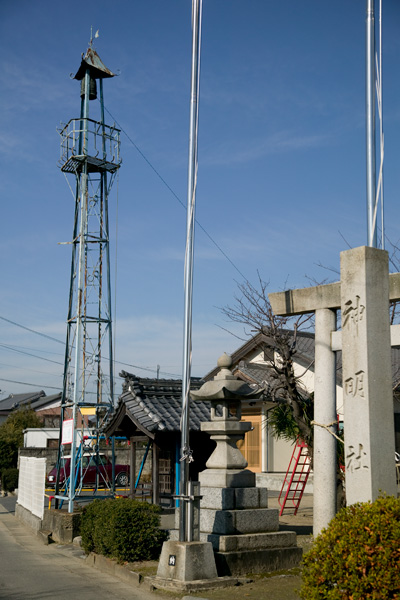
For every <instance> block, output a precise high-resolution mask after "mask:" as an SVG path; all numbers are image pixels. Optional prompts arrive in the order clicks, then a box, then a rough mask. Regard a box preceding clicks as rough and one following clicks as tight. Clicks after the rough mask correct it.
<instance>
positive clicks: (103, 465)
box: [46, 453, 129, 487]
mask: <svg viewBox="0 0 400 600" xmlns="http://www.w3.org/2000/svg"><path fill="white" fill-rule="evenodd" d="M76 462H77V465H78V471H79V474H78V479H77V485H79V484H80V481H81V478H82V485H83V486H86V487H88V486H94V485H95V484H96V476H97V475H98V485H99V487H106V486H111V482H112V463H111V461H110V459H109V458H108V456H106V455H105V454H99V455H98V456H97V455H96V454H86V453H85V454H84V455H83V457H82V458H79V457H77V459H76ZM70 463H71V457H70V456H65V457H64V458H63V459H62V463H61V469H60V482H59V483H60V486H61V487H63V486H64V485H65V482H66V480H67V479H68V477H69V471H70ZM97 463H98V466H97ZM56 478H57V465H56V466H55V467H53V469H52V470H51V471H50V473H49V474H48V475H47V478H46V482H47V486H48V487H54V486H55V484H56ZM115 484H116V485H117V486H120V487H127V486H128V485H129V465H115Z"/></svg>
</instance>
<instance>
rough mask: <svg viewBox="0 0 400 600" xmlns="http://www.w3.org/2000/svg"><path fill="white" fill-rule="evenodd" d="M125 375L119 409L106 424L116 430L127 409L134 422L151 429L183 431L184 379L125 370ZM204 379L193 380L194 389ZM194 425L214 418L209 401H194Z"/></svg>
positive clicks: (192, 387)
mask: <svg viewBox="0 0 400 600" xmlns="http://www.w3.org/2000/svg"><path fill="white" fill-rule="evenodd" d="M120 377H123V378H124V379H125V382H124V384H123V386H122V394H121V396H120V397H119V401H118V405H117V408H116V410H115V413H114V414H113V415H112V417H111V419H110V420H109V421H108V423H107V425H106V431H109V430H112V429H113V427H114V425H115V423H116V422H117V421H118V419H119V417H120V415H121V414H122V413H125V414H126V415H127V416H128V417H129V418H130V419H131V420H132V421H133V422H135V423H136V424H138V425H139V424H140V426H141V427H140V428H141V429H142V430H143V429H144V430H146V431H147V432H151V433H154V432H156V431H179V430H180V418H181V412H182V410H181V405H182V381H181V380H180V379H148V378H140V377H137V376H136V375H133V374H132V373H127V372H126V371H122V372H121V373H120ZM202 383H203V381H202V380H201V379H199V378H193V379H192V380H191V389H199V388H200V387H201V385H202ZM189 416H190V424H189V425H190V429H191V430H199V429H200V423H201V422H203V421H209V420H210V405H209V403H207V402H191V404H190V415H189Z"/></svg>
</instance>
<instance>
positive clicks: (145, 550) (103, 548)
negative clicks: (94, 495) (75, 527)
mask: <svg viewBox="0 0 400 600" xmlns="http://www.w3.org/2000/svg"><path fill="white" fill-rule="evenodd" d="M81 536H82V547H83V549H84V550H85V552H86V553H87V554H89V552H96V553H97V554H103V555H104V556H109V557H110V558H115V559H117V560H118V561H119V562H134V561H138V560H152V559H156V558H158V556H159V555H160V552H161V546H162V544H163V542H164V541H165V540H166V539H167V537H168V533H167V532H166V531H163V530H161V529H160V508H159V507H158V506H155V505H154V504H148V503H147V502H139V501H138V500H132V499H130V498H121V499H108V500H94V501H93V502H91V504H89V505H88V506H86V507H85V508H84V509H83V511H82V520H81Z"/></svg>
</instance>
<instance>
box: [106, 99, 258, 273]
mask: <svg viewBox="0 0 400 600" xmlns="http://www.w3.org/2000/svg"><path fill="white" fill-rule="evenodd" d="M105 109H106V111H107V112H108V114H109V115H110V117H111V118H112V119H113V121H114V122H115V124H116V125H118V127H119V129H120V130H121V131H122V133H123V134H124V135H125V136H126V137H127V138H128V140H129V141H130V143H131V144H132V146H133V147H134V148H135V149H136V150H137V152H138V153H139V154H140V156H141V157H142V158H143V160H144V161H145V162H146V163H147V164H148V165H149V167H150V169H151V170H152V171H153V172H154V173H155V174H156V175H157V177H158V178H159V179H160V181H161V182H162V183H163V184H164V185H165V187H166V188H167V189H168V190H169V191H170V192H171V194H172V195H173V196H174V198H175V199H176V200H177V201H178V202H179V204H180V205H181V206H182V207H183V208H184V209H185V210H187V209H186V205H185V203H184V202H182V200H181V199H180V198H179V196H178V194H176V192H174V190H173V189H172V187H171V186H170V185H169V184H168V183H167V182H166V180H165V179H164V177H163V176H162V175H161V174H160V173H159V172H158V171H157V169H156V168H155V166H154V165H153V164H152V163H151V162H150V160H149V159H148V158H147V156H146V155H145V154H144V153H143V152H142V150H141V149H140V148H139V146H138V145H137V144H136V143H135V142H134V141H133V139H132V138H131V137H130V135H129V134H128V133H127V132H126V131H125V129H124V128H123V127H122V125H121V124H120V123H119V122H118V121H117V119H116V118H115V117H114V116H113V115H112V114H111V113H110V111H109V110H108V108H107V107H105ZM195 222H196V225H198V227H200V229H201V230H202V231H203V233H205V235H206V236H207V237H208V239H209V240H210V242H212V243H213V244H214V246H215V247H216V248H217V250H219V252H221V254H222V256H223V257H224V258H226V260H227V261H228V262H229V263H230V264H231V265H232V267H233V268H234V269H235V270H236V271H237V272H238V273H239V275H240V277H242V279H244V281H248V279H247V277H246V276H245V275H243V273H242V272H241V270H240V269H239V267H237V266H236V265H235V263H234V262H233V260H232V259H231V258H229V256H228V255H227V254H226V252H225V251H224V250H223V249H222V248H221V246H220V245H219V244H218V243H217V242H216V241H215V240H214V238H212V237H211V235H210V234H209V233H208V231H207V230H206V229H205V228H204V227H203V225H202V224H201V223H199V221H198V220H197V219H196V218H195Z"/></svg>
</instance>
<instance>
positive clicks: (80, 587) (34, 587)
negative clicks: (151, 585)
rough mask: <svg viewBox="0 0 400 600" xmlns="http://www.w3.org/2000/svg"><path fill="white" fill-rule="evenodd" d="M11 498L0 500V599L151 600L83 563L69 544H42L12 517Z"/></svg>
mask: <svg viewBox="0 0 400 600" xmlns="http://www.w3.org/2000/svg"><path fill="white" fill-rule="evenodd" d="M8 508H10V509H12V499H11V498H9V497H6V498H1V499H0V564H1V567H0V598H1V599H2V600H45V599H46V598H51V599H52V600H71V599H74V598H84V599H85V600H109V599H110V598H112V597H117V598H119V599H120V600H155V596H154V595H153V594H151V593H150V592H147V591H145V590H142V589H134V588H132V586H130V585H128V584H126V583H123V582H121V581H119V580H118V579H116V578H114V577H112V576H109V575H106V574H104V573H101V572H100V571H98V570H95V569H92V568H91V567H89V566H87V565H85V562H84V560H83V559H82V558H81V556H82V553H81V552H80V551H77V550H76V549H74V548H73V547H72V546H59V545H58V544H51V545H49V546H45V545H43V544H42V542H40V541H39V539H38V538H37V537H36V535H34V534H33V533H31V531H30V530H29V529H27V528H26V527H25V526H24V525H22V524H21V523H20V522H19V521H18V520H17V519H15V517H14V514H13V512H9V510H8Z"/></svg>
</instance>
